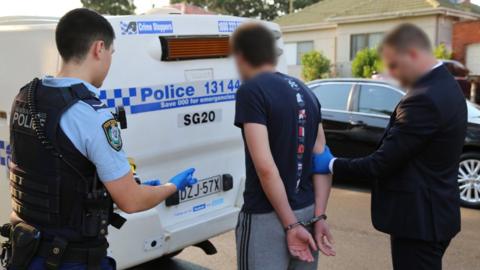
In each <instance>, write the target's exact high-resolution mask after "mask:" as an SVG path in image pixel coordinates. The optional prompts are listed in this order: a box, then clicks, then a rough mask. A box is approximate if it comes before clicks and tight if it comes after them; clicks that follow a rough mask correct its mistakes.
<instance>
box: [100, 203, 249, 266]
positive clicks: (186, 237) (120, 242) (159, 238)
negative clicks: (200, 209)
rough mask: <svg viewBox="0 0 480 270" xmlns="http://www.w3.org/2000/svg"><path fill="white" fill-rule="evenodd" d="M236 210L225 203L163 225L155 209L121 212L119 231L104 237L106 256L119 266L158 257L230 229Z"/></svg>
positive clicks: (233, 222) (235, 216)
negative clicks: (216, 208)
mask: <svg viewBox="0 0 480 270" xmlns="http://www.w3.org/2000/svg"><path fill="white" fill-rule="evenodd" d="M239 212H240V208H238V207H233V206H229V207H225V208H223V209H218V210H215V211H212V212H210V213H206V214H204V215H200V216H198V217H196V218H193V219H188V220H186V221H184V222H180V223H176V224H173V225H170V226H166V227H162V226H161V224H160V223H159V219H161V218H162V217H159V216H158V214H159V213H158V212H157V211H155V210H148V211H145V212H142V213H138V214H132V215H124V216H125V217H126V218H127V220H128V221H127V222H126V223H125V226H124V227H122V229H121V230H120V231H116V230H113V229H112V230H111V234H110V235H109V237H108V238H109V242H110V249H109V256H111V257H113V258H114V259H115V260H116V261H117V267H118V268H119V269H125V268H128V267H133V266H136V265H139V264H142V263H145V262H148V261H151V260H154V259H157V258H160V257H162V256H163V255H165V254H169V253H172V252H175V251H178V250H181V249H183V248H186V247H189V246H192V245H195V244H197V243H200V242H203V241H205V240H208V239H210V238H212V237H215V236H217V235H220V234H223V233H225V232H228V231H230V230H232V229H234V228H235V226H236V223H237V219H238V213H239ZM139 229H140V230H139ZM232 244H233V243H232ZM153 245H155V247H154V248H151V247H152V246H153ZM205 256H207V255H205Z"/></svg>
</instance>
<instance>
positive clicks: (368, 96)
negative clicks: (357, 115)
mask: <svg viewBox="0 0 480 270" xmlns="http://www.w3.org/2000/svg"><path fill="white" fill-rule="evenodd" d="M402 96H403V95H402V94H401V93H399V92H397V91H395V90H394V89H391V88H389V87H384V86H380V85H370V84H364V85H361V87H360V97H359V102H358V111H359V112H361V113H369V114H378V115H386V116H390V115H391V114H392V113H393V110H394V109H395V107H396V106H397V104H398V103H399V102H400V99H402Z"/></svg>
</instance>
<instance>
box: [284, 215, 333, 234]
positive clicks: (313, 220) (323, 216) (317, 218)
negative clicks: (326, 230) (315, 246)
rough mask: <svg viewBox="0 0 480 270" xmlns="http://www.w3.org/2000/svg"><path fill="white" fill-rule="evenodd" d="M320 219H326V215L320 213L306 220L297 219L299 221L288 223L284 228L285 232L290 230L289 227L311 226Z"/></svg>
mask: <svg viewBox="0 0 480 270" xmlns="http://www.w3.org/2000/svg"><path fill="white" fill-rule="evenodd" d="M322 219H323V220H327V215H325V214H323V215H320V216H317V217H313V218H312V219H310V220H307V221H299V222H296V223H293V224H290V225H288V226H287V227H286V228H285V232H288V231H290V230H291V229H293V228H296V227H298V226H303V227H308V226H311V225H313V224H315V223H317V222H319V221H320V220H322Z"/></svg>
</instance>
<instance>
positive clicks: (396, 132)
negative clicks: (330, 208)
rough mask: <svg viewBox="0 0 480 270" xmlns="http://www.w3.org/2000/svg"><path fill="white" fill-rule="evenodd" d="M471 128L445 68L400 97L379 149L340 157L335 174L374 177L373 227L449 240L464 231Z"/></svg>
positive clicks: (457, 89) (458, 92) (458, 91)
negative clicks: (464, 164) (463, 186)
mask: <svg viewBox="0 0 480 270" xmlns="http://www.w3.org/2000/svg"><path fill="white" fill-rule="evenodd" d="M466 128H467V107H466V102H465V98H464V96H463V94H462V91H461V89H460V87H459V86H458V84H457V82H456V81H455V79H454V78H453V77H452V76H451V75H450V73H449V72H448V70H447V69H446V68H445V67H444V66H440V67H437V68H435V69H434V70H432V71H431V72H430V73H428V74H427V75H425V76H423V77H422V78H421V79H420V80H419V81H418V82H417V83H416V85H415V87H414V88H413V89H411V90H410V91H408V93H407V95H406V96H405V97H404V98H403V99H402V100H401V101H400V103H399V104H398V106H397V108H396V109H395V112H394V113H393V115H392V117H391V119H390V124H389V125H388V127H387V130H386V132H385V135H384V137H383V139H382V141H381V142H380V145H379V147H378V149H377V151H376V152H375V153H373V154H371V155H370V156H367V157H364V158H358V159H337V160H336V161H335V162H334V165H333V173H334V174H335V177H336V178H350V179H352V178H363V179H373V180H374V186H373V190H372V221H373V225H374V227H375V228H376V229H377V230H379V231H382V232H385V233H388V234H391V235H393V236H396V237H406V238H412V239H420V240H425V241H444V240H450V239H451V238H453V237H454V236H455V235H456V234H457V233H458V232H459V231H460V199H459V188H458V183H457V175H458V166H459V160H460V154H461V153H462V148H463V144H464V140H465V135H466Z"/></svg>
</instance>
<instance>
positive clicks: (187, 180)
mask: <svg viewBox="0 0 480 270" xmlns="http://www.w3.org/2000/svg"><path fill="white" fill-rule="evenodd" d="M194 172H195V169H194V168H190V169H188V170H186V171H183V172H181V173H179V174H177V175H175V176H174V177H172V179H170V183H172V184H174V185H175V186H176V187H177V190H184V189H185V188H186V187H191V186H193V185H195V184H196V183H197V179H196V178H194V177H193V173H194Z"/></svg>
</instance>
